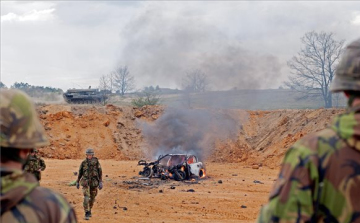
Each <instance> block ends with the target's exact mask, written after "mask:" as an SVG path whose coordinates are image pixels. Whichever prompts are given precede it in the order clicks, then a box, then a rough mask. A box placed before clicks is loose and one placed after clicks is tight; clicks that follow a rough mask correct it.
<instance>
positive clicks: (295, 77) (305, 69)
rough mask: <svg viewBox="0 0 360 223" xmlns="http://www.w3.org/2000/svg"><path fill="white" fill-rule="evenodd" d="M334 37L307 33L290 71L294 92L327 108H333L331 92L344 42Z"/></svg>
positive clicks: (289, 63) (293, 59) (292, 61)
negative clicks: (320, 99)
mask: <svg viewBox="0 0 360 223" xmlns="http://www.w3.org/2000/svg"><path fill="white" fill-rule="evenodd" d="M333 36H334V34H333V33H325V32H320V33H317V32H314V31H312V32H308V33H306V34H305V36H304V37H302V38H301V42H302V44H303V47H302V49H301V50H300V52H299V53H298V54H297V56H294V57H293V58H292V59H291V60H290V61H288V66H289V67H290V69H291V71H292V72H291V76H290V77H289V81H288V82H285V84H286V85H287V86H289V87H290V88H291V89H295V90H297V91H299V92H301V93H302V97H301V98H309V97H321V98H322V99H323V101H324V105H325V107H326V108H330V107H332V94H331V92H330V91H329V87H330V83H331V81H332V80H333V77H334V74H335V73H334V72H335V67H336V65H337V64H338V60H339V57H340V54H341V52H342V49H343V45H344V40H339V41H337V40H335V39H334V38H333Z"/></svg>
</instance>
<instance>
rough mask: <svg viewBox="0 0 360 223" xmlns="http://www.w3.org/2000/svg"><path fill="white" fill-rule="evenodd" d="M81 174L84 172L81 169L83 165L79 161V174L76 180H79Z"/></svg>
mask: <svg viewBox="0 0 360 223" xmlns="http://www.w3.org/2000/svg"><path fill="white" fill-rule="evenodd" d="M83 174H84V170H83V165H82V163H81V164H80V167H79V175H78V179H77V182H79V181H80V180H81V177H82V176H83Z"/></svg>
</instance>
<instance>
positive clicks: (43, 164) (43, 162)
mask: <svg viewBox="0 0 360 223" xmlns="http://www.w3.org/2000/svg"><path fill="white" fill-rule="evenodd" d="M45 169H46V164H45V161H44V160H43V159H42V158H40V170H41V171H44V170H45Z"/></svg>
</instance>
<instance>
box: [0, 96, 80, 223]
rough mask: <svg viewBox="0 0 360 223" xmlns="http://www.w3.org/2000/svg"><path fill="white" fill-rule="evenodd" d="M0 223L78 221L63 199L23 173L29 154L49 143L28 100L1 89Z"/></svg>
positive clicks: (67, 222)
mask: <svg viewBox="0 0 360 223" xmlns="http://www.w3.org/2000/svg"><path fill="white" fill-rule="evenodd" d="M0 126H1V132H0V145H1V147H0V151H1V162H0V164H1V165H0V172H1V194H0V201H1V206H0V209H1V217H0V222H49V223H50V222H51V223H59V222H63V223H65V222H66V223H70V222H77V220H76V216H75V213H74V210H73V209H72V208H71V207H70V205H69V203H68V202H67V201H66V200H65V198H64V197H63V196H61V195H60V194H57V193H55V192H53V191H51V190H49V189H46V188H43V187H40V186H39V183H38V181H37V180H36V179H35V177H34V176H33V175H32V174H30V173H26V172H23V171H22V168H23V165H24V164H25V161H26V158H27V156H28V154H29V152H30V151H31V150H32V149H34V148H36V147H42V146H46V145H48V144H49V141H48V140H47V139H46V137H45V133H44V129H43V127H42V126H41V124H40V122H39V119H38V118H37V117H36V111H35V108H34V106H33V104H32V103H31V100H30V99H29V97H28V96H27V95H26V94H24V93H22V92H21V91H18V90H0Z"/></svg>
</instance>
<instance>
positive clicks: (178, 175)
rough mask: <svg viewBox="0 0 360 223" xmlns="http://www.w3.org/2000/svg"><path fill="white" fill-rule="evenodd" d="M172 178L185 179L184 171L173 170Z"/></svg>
mask: <svg viewBox="0 0 360 223" xmlns="http://www.w3.org/2000/svg"><path fill="white" fill-rule="evenodd" d="M174 179H175V180H176V181H182V180H185V179H186V173H185V172H184V171H182V170H175V171H174Z"/></svg>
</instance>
